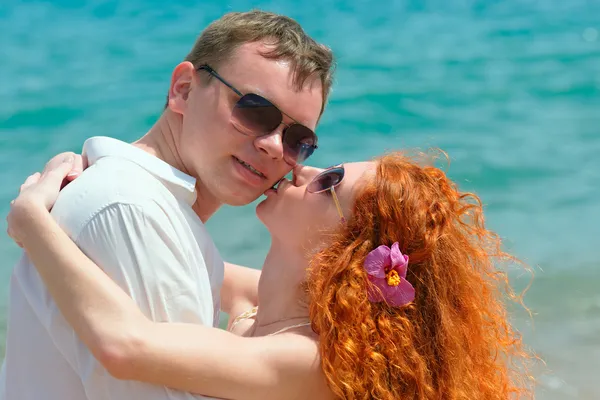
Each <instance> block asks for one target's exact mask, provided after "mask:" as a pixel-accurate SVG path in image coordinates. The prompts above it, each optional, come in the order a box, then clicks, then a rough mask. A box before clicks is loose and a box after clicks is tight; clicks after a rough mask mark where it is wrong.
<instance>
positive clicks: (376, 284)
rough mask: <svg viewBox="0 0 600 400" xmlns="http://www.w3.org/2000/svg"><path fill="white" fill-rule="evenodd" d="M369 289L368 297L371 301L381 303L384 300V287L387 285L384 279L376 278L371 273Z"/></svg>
mask: <svg viewBox="0 0 600 400" xmlns="http://www.w3.org/2000/svg"><path fill="white" fill-rule="evenodd" d="M369 282H370V283H371V284H370V285H369V289H368V290H367V297H368V298H369V301H370V302H371V303H379V302H382V301H384V297H383V288H384V287H385V286H387V283H386V281H385V278H384V279H380V278H375V277H373V276H370V275H369Z"/></svg>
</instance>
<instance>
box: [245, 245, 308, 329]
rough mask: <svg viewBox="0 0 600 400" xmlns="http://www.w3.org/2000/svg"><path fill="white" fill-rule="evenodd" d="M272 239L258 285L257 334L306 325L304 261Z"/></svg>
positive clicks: (305, 265)
mask: <svg viewBox="0 0 600 400" xmlns="http://www.w3.org/2000/svg"><path fill="white" fill-rule="evenodd" d="M297 254H298V252H297V251H293V250H292V251H290V249H287V248H285V247H284V246H281V245H280V244H279V243H278V242H277V240H276V239H275V238H274V239H273V243H272V245H271V249H270V250H269V253H268V254H267V257H266V259H265V263H264V265H263V268H262V273H261V277H260V282H259V284H258V305H259V309H258V315H257V316H256V321H257V331H256V333H258V330H262V331H265V332H268V331H272V330H275V329H279V328H281V327H282V326H284V327H285V326H288V325H290V324H293V323H295V322H304V321H308V308H307V305H306V303H305V298H304V293H303V290H302V282H303V281H304V278H305V271H306V268H307V266H308V263H307V260H306V259H304V258H303V257H298V256H296V255H297Z"/></svg>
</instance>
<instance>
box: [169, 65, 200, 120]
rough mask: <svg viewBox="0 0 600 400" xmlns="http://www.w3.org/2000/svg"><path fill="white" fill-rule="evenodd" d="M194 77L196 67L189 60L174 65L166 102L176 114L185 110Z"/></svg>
mask: <svg viewBox="0 0 600 400" xmlns="http://www.w3.org/2000/svg"><path fill="white" fill-rule="evenodd" d="M195 77H196V69H195V68H194V65H193V64H192V63H191V62H189V61H184V62H182V63H180V64H179V65H177V66H176V67H175V69H174V70H173V74H172V75H171V86H170V87H169V103H168V104H169V109H171V111H173V112H175V113H177V114H183V113H184V112H185V110H186V106H187V100H188V97H189V94H190V91H191V89H192V83H193V82H194V79H195Z"/></svg>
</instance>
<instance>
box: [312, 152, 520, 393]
mask: <svg viewBox="0 0 600 400" xmlns="http://www.w3.org/2000/svg"><path fill="white" fill-rule="evenodd" d="M394 242H399V244H400V250H401V251H402V253H404V254H407V255H408V256H409V259H410V263H409V267H408V274H407V279H408V281H409V282H410V283H411V284H412V285H413V286H414V288H415V290H416V297H415V300H414V302H413V303H411V304H410V305H408V306H405V307H402V308H392V307H390V306H388V305H387V304H385V303H376V304H375V303H371V302H369V301H368V299H367V285H368V280H367V275H366V272H365V269H364V267H363V263H364V260H365V258H366V256H367V254H368V253H369V252H370V251H371V250H373V249H375V248H376V247H377V246H379V245H381V244H385V245H388V246H391V245H392V243H394ZM500 245H501V242H500V239H499V238H498V236H497V235H496V234H494V233H493V232H490V231H489V230H487V229H486V228H485V226H484V219H483V211H482V206H481V202H480V200H479V198H478V197H477V196H476V195H474V194H471V193H461V192H460V191H459V190H458V189H457V187H456V185H455V184H454V183H453V182H452V181H451V180H450V179H448V177H447V176H446V175H445V173H444V172H443V171H441V170H440V169H438V168H435V167H428V166H425V167H422V166H419V165H418V164H416V163H415V162H412V161H411V160H410V159H408V158H407V157H405V156H403V155H402V154H400V153H393V154H389V155H386V156H383V157H381V158H379V159H378V160H377V169H376V174H375V177H374V179H370V181H369V182H367V183H365V185H364V187H362V188H361V189H360V193H358V194H357V196H356V199H355V202H354V208H353V212H352V216H351V218H349V219H348V222H347V224H346V225H345V226H344V228H343V229H342V231H341V232H338V233H337V234H336V235H334V241H333V244H331V245H330V246H328V247H327V248H326V249H324V250H322V251H320V252H319V253H317V254H316V256H315V257H314V258H313V261H312V262H311V266H310V268H309V272H308V274H309V276H308V279H307V288H308V295H309V308H310V317H311V320H312V324H313V329H314V331H315V332H316V333H317V334H318V336H319V341H320V356H321V362H322V367H323V371H324V373H325V375H326V377H327V380H328V383H329V386H330V388H331V389H332V390H333V392H334V393H335V395H336V396H338V397H340V398H343V399H382V400H384V399H436V400H438V399H485V400H490V399H503V400H504V399H507V398H511V397H521V396H532V393H531V388H530V383H531V379H530V378H529V376H528V375H527V374H526V366H527V364H528V362H527V361H528V360H530V359H531V358H532V356H531V355H529V354H528V353H527V352H526V351H525V350H524V349H523V348H522V343H521V339H520V337H519V335H518V334H517V332H515V331H514V330H513V328H512V327H511V325H510V323H509V322H508V320H507V310H506V308H505V304H504V300H505V298H507V297H508V298H512V299H513V300H515V299H517V298H518V297H517V296H515V294H514V292H513V291H512V289H510V286H509V284H508V279H507V276H506V274H504V273H501V272H499V271H498V270H497V268H496V266H495V264H494V260H495V259H506V258H509V259H512V257H510V256H509V255H508V254H506V253H504V252H502V250H501V249H500ZM506 295H508V296H506Z"/></svg>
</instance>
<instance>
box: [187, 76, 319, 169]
mask: <svg viewBox="0 0 600 400" xmlns="http://www.w3.org/2000/svg"><path fill="white" fill-rule="evenodd" d="M198 70H204V71H206V72H208V73H209V74H211V75H212V76H214V77H215V78H217V79H218V80H220V81H221V82H222V83H223V84H224V85H226V86H227V87H228V88H230V89H231V90H233V91H234V92H235V93H236V94H237V95H238V96H240V99H239V100H238V101H237V103H235V106H234V107H233V111H232V113H231V123H232V124H233V126H235V128H236V129H237V130H238V131H240V132H241V133H243V134H245V135H248V136H263V135H267V134H269V133H271V132H273V131H274V130H275V129H277V127H278V126H279V125H281V124H283V125H285V128H284V129H283V136H282V142H283V158H284V160H285V161H286V162H287V163H288V164H290V165H296V164H298V163H301V162H303V161H304V160H306V159H307V158H308V157H310V155H311V154H312V153H313V152H314V151H315V149H316V148H317V135H316V134H315V133H314V132H313V131H312V130H311V129H309V128H307V127H306V126H304V125H301V124H299V123H297V122H295V121H294V123H291V124H286V123H284V122H283V116H284V115H286V116H288V117H289V115H287V114H285V113H284V112H282V111H281V110H279V108H277V107H276V106H275V105H274V104H273V103H271V102H270V101H269V100H267V99H265V98H264V97H262V96H259V95H257V94H255V93H248V94H242V92H240V91H239V90H237V89H236V88H235V87H233V85H231V84H230V83H229V82H227V81H226V80H225V79H223V78H222V77H221V76H220V75H219V74H217V72H216V71H215V70H214V69H212V68H211V67H210V66H208V65H202V66H200V67H199V68H198ZM290 119H292V120H293V118H291V117H290Z"/></svg>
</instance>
